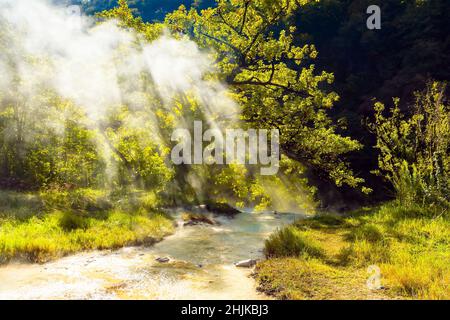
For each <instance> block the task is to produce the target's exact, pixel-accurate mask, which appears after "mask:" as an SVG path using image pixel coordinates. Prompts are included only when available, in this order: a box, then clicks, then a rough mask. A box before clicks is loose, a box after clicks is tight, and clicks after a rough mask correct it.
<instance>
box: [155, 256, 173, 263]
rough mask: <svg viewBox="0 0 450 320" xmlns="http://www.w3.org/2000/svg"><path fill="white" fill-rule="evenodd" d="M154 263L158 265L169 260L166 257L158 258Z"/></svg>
mask: <svg viewBox="0 0 450 320" xmlns="http://www.w3.org/2000/svg"><path fill="white" fill-rule="evenodd" d="M156 261H158V262H159V263H167V262H169V261H170V259H169V258H167V257H159V258H157V259H156Z"/></svg>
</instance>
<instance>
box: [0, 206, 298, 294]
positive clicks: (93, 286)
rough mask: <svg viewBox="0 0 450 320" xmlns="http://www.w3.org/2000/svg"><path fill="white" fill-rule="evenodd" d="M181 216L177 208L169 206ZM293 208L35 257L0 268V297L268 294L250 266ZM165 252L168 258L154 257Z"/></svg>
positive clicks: (289, 220)
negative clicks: (119, 245) (130, 243)
mask: <svg viewBox="0 0 450 320" xmlns="http://www.w3.org/2000/svg"><path fill="white" fill-rule="evenodd" d="M173 215H174V217H175V218H176V219H178V220H179V216H180V215H179V212H178V213H176V212H174V213H173ZM301 217H302V216H301V215H299V214H279V215H274V214H273V213H241V214H239V215H237V216H236V217H235V218H234V219H228V218H224V217H219V218H216V221H218V222H219V225H214V226H211V225H197V226H189V227H187V226H186V227H183V226H182V223H179V224H180V226H179V227H178V228H177V231H176V233H175V234H174V235H173V236H170V237H167V238H166V239H164V240H163V241H162V242H160V243H158V244H156V245H154V246H152V247H147V248H145V247H128V248H123V249H121V250H117V251H95V252H86V253H80V254H76V255H73V256H69V257H66V258H63V259H59V260H56V261H53V262H49V263H46V264H42V265H37V264H9V265H7V266H4V267H1V268H0V299H182V300H183V299H192V300H214V299H232V300H244V299H267V297H266V296H264V295H262V294H260V293H258V292H257V290H256V284H255V281H254V280H253V279H252V278H251V277H250V274H251V269H243V268H237V267H235V266H234V263H236V262H238V261H241V260H245V259H261V258H262V257H263V256H262V248H263V245H264V239H266V238H267V237H268V236H269V235H270V233H272V232H273V231H274V230H276V229H277V228H279V227H281V226H283V225H285V224H288V223H292V222H293V221H294V220H295V219H298V218H301ZM160 257H169V258H170V262H168V263H160V262H158V261H156V259H157V258H160Z"/></svg>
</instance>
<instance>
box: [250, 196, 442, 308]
mask: <svg viewBox="0 0 450 320" xmlns="http://www.w3.org/2000/svg"><path fill="white" fill-rule="evenodd" d="M305 239H307V241H305ZM305 243H307V245H305ZM311 243H313V244H314V245H311ZM311 246H312V247H313V248H314V250H316V251H317V250H318V252H321V253H322V254H320V255H313V256H314V259H313V260H312V259H311V254H310V250H311V249H310V247H311ZM274 253H275V254H274ZM305 253H306V254H305ZM266 254H267V256H268V257H269V258H271V259H269V260H267V261H265V262H262V263H261V264H260V265H259V266H258V276H257V277H258V279H259V282H260V284H261V286H262V289H263V290H267V291H268V292H270V293H273V294H275V296H277V297H278V298H284V299H296V298H311V299H320V298H323V297H325V296H327V297H328V298H329V297H330V296H329V295H327V294H326V292H325V291H326V290H327V288H328V289H329V288H334V289H330V290H331V291H333V290H335V291H336V293H335V295H334V297H336V296H341V298H342V292H344V293H345V292H347V291H348V290H349V288H350V289H352V292H360V293H361V294H360V295H357V297H358V298H364V297H371V294H372V295H373V294H378V293H379V295H381V298H389V297H399V296H401V297H404V298H413V299H449V298H450V220H449V218H448V215H440V216H436V215H435V214H433V213H430V211H429V210H426V209H423V208H420V207H412V208H402V207H399V206H398V205H396V204H394V203H391V204H386V205H384V206H382V207H380V208H372V209H370V210H369V209H364V210H360V211H358V212H353V213H351V214H349V215H348V216H345V217H338V216H318V217H315V218H312V219H308V220H305V221H298V222H297V223H295V224H294V225H293V226H290V227H287V228H286V229H284V230H281V231H278V232H277V233H275V234H274V235H273V236H272V237H271V238H270V239H269V240H268V241H267V242H266ZM274 257H276V259H273V258H274ZM283 257H284V258H283ZM370 265H377V266H378V267H379V268H380V270H381V277H382V284H383V286H384V287H385V289H384V290H381V291H379V292H378V293H377V292H372V293H371V294H368V293H367V292H366V291H367V290H366V288H365V281H366V280H367V277H368V276H369V275H368V274H367V273H366V270H367V267H368V266H370ZM294 266H295V267H294ZM325 267H326V268H325ZM285 268H290V269H291V271H292V272H294V271H293V270H294V269H295V270H296V271H295V272H296V273H297V275H296V276H292V275H291V274H290V272H286V270H285ZM297 269H298V270H297ZM304 270H310V272H309V273H306V274H305V273H304V272H303V271H304ZM324 270H328V271H329V272H327V273H324V272H323V271H324ZM319 271H320V272H319ZM299 272H300V273H299ZM333 272H335V273H336V274H339V275H341V276H342V275H345V274H347V275H348V278H347V280H346V281H342V279H339V277H336V276H335V275H333ZM316 273H318V274H317V275H316ZM299 274H301V275H302V276H301V277H300V276H299ZM324 279H326V280H324ZM355 279H358V282H355ZM283 283H284V284H283ZM305 283H308V286H306V285H305ZM324 283H326V284H327V285H324ZM321 288H322V289H321ZM308 292H309V293H308ZM311 292H313V293H314V294H311ZM362 293H363V294H362ZM350 296H351V295H344V298H345V297H350ZM331 298H333V296H331ZM375 298H377V297H375ZM378 298H380V297H378Z"/></svg>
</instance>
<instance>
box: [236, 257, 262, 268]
mask: <svg viewBox="0 0 450 320" xmlns="http://www.w3.org/2000/svg"><path fill="white" fill-rule="evenodd" d="M257 262H258V261H256V260H254V259H248V260H243V261H239V262H237V263H235V264H234V265H235V266H236V267H238V268H251V267H253V266H255V265H256V263H257Z"/></svg>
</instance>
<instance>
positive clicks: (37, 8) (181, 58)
mask: <svg viewBox="0 0 450 320" xmlns="http://www.w3.org/2000/svg"><path fill="white" fill-rule="evenodd" d="M0 21H1V22H0V27H1V30H2V31H0V41H1V44H0V45H2V46H5V47H6V48H7V49H6V56H5V51H4V50H2V51H3V56H2V57H1V60H0V72H1V73H2V75H1V79H0V90H2V91H4V90H5V89H7V88H10V87H15V88H17V91H18V92H20V93H21V94H23V95H25V96H26V97H27V98H31V97H32V96H33V94H34V93H35V92H36V91H37V90H38V89H39V88H42V87H43V86H44V87H46V88H51V89H53V90H54V91H55V92H56V93H57V94H59V95H60V96H62V97H64V98H66V99H70V100H72V101H73V102H74V103H76V104H77V105H79V106H80V107H82V108H84V110H85V112H86V114H87V115H88V116H89V117H90V119H91V120H94V121H97V120H98V119H100V118H101V117H102V116H103V115H104V114H105V112H106V110H107V109H108V108H110V107H111V106H120V105H123V104H127V105H132V106H134V107H135V108H140V107H142V105H143V103H142V98H143V97H145V96H146V95H147V94H155V92H149V89H148V86H146V85H145V83H144V80H142V74H148V75H149V76H150V77H151V78H152V80H153V82H154V85H155V86H154V88H155V90H156V94H158V95H159V97H161V98H162V99H163V103H164V105H165V107H170V103H171V98H172V97H173V96H174V95H175V94H176V93H179V92H191V93H193V94H195V95H196V97H197V98H198V99H199V100H200V101H201V102H202V103H203V104H204V106H203V107H204V108H205V110H211V109H212V110H213V111H214V112H219V113H221V112H225V113H231V112H233V111H234V110H235V109H236V107H235V105H234V103H233V102H232V101H231V100H230V99H228V98H226V95H225V88H224V87H223V86H221V84H220V83H218V82H213V81H206V80H204V76H205V74H206V73H207V72H209V71H211V70H212V64H211V62H210V59H209V57H208V56H207V54H206V53H203V52H201V51H200V50H199V48H198V47H197V46H196V44H195V43H194V42H192V41H189V40H175V39H173V38H171V37H170V36H163V37H161V38H160V39H159V40H157V41H154V42H153V43H150V44H148V43H143V42H141V41H139V38H138V37H137V35H135V34H133V33H132V32H130V31H127V30H124V29H121V28H119V27H118V26H117V24H116V23H114V22H105V23H102V24H96V23H95V21H94V20H93V19H92V18H90V17H87V16H83V15H81V16H74V15H73V12H72V11H70V10H68V9H67V8H63V7H57V6H54V5H52V4H51V3H50V2H49V1H45V0H31V1H30V0H0ZM13 79H20V82H19V83H14V84H13V83H12V81H13ZM206 104H207V105H206Z"/></svg>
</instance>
